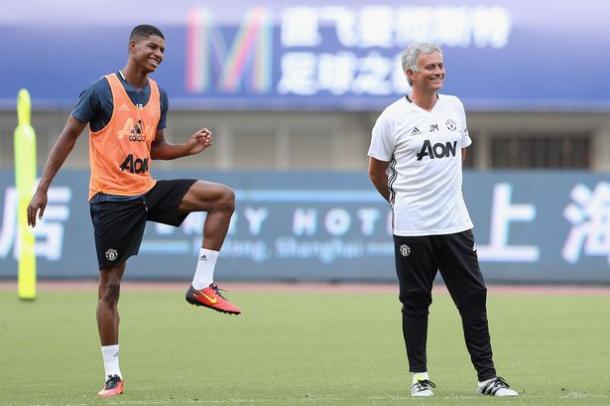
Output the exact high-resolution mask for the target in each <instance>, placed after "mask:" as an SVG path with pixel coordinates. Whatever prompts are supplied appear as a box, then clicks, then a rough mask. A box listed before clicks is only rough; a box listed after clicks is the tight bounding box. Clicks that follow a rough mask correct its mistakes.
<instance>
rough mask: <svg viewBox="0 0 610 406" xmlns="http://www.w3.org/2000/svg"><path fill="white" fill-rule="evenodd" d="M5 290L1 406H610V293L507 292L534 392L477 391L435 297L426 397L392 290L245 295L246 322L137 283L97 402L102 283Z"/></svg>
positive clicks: (515, 374) (501, 333)
mask: <svg viewBox="0 0 610 406" xmlns="http://www.w3.org/2000/svg"><path fill="white" fill-rule="evenodd" d="M38 296H39V297H38V300H37V301H36V302H33V303H27V302H25V303H24V302H20V301H18V300H17V299H16V293H15V292H12V291H7V290H6V289H4V290H0V405H3V406H4V405H39V406H43V405H44V406H54V405H73V406H76V405H198V404H201V405H315V406H317V405H337V406H339V405H462V404H463V405H489V404H492V403H498V404H503V405H507V404H514V405H568V404H570V405H572V404H583V405H584V404H586V405H608V404H610V368H609V365H610V344H609V342H610V296H591V297H587V296H536V295H505V294H501V295H494V294H491V295H490V297H489V300H488V311H489V317H490V327H491V332H492V343H493V347H494V355H495V362H496V366H497V369H498V373H499V375H501V376H504V377H505V378H506V379H507V380H508V381H509V382H510V383H511V384H512V386H513V387H514V388H515V389H517V390H518V391H519V392H521V393H522V396H521V397H519V398H515V399H507V398H505V399H499V398H498V399H492V398H489V397H481V396H478V395H475V394H474V390H475V382H476V379H475V374H474V370H473V368H472V366H471V364H470V362H469V359H468V356H467V353H466V349H465V346H464V342H463V337H462V333H461V326H460V321H459V317H458V314H457V311H456V310H455V308H454V307H453V304H452V303H451V301H450V298H449V297H448V296H447V295H439V294H436V295H435V301H434V303H433V305H432V308H431V319H430V331H429V335H428V346H429V351H428V353H429V369H430V373H431V379H432V380H433V381H434V382H435V383H436V384H437V385H438V387H437V389H436V390H435V396H434V398H430V399H412V398H410V396H409V394H408V388H409V383H410V382H409V381H410V378H409V374H408V367H407V363H406V355H405V353H404V347H403V343H402V334H401V324H400V305H399V303H398V301H397V298H396V295H395V294H390V293H369V294H363V293H334V294H333V293H305V292H300V293H268V294H263V293H254V292H252V293H248V292H247V291H246V290H240V291H239V292H232V293H231V294H230V298H231V299H232V300H233V301H234V302H235V303H237V304H238V305H240V306H241V307H242V309H243V310H244V314H243V315H242V316H239V317H235V316H225V315H220V314H216V313H214V312H212V311H210V310H206V309H201V308H196V307H193V306H189V305H188V304H187V303H186V302H185V301H184V299H183V294H182V293H180V292H176V291H162V292H159V291H153V290H150V291H146V290H144V291H124V292H123V294H122V298H121V303H120V311H121V317H122V319H121V323H122V324H121V369H122V371H123V374H124V375H125V380H126V390H125V394H124V395H122V396H119V397H115V398H112V399H106V400H101V399H97V398H96V396H95V394H96V392H97V391H98V390H99V388H100V387H101V384H102V380H103V368H102V361H101V355H100V350H99V342H98V337H97V330H96V324H95V305H96V292H95V290H91V291H70V290H68V289H66V290H64V291H56V290H53V291H48V292H45V291H42V292H39V295H38Z"/></svg>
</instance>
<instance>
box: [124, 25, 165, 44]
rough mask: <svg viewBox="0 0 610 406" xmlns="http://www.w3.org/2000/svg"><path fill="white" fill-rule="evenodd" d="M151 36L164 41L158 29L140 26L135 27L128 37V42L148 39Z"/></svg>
mask: <svg viewBox="0 0 610 406" xmlns="http://www.w3.org/2000/svg"><path fill="white" fill-rule="evenodd" d="M152 35H156V36H157V37H161V38H163V39H165V37H164V36H163V33H162V32H161V30H160V29H158V28H157V27H155V26H153V25H148V24H141V25H138V26H135V27H134V28H133V30H131V34H130V35H129V41H137V40H139V39H142V38H148V37H150V36H152Z"/></svg>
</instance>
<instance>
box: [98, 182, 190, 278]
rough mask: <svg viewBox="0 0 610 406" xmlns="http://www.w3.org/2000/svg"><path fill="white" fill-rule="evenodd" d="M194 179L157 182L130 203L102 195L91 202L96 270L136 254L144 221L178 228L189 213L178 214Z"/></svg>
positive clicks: (108, 266) (113, 264)
mask: <svg viewBox="0 0 610 406" xmlns="http://www.w3.org/2000/svg"><path fill="white" fill-rule="evenodd" d="M195 182H196V181H195V180H194V179H177V180H160V181H157V183H156V184H155V186H154V187H153V188H152V189H151V190H149V191H148V192H147V193H146V194H145V195H143V196H139V197H135V198H133V199H130V200H113V199H112V198H111V197H110V198H105V197H104V196H102V197H101V198H99V199H96V198H94V199H93V201H92V203H90V211H91V221H92V222H93V233H94V235H95V249H96V252H97V262H98V264H99V269H100V270H103V269H107V268H112V267H114V266H117V265H119V264H121V263H123V262H125V261H126V260H127V258H129V257H130V256H132V255H137V254H138V250H139V249H140V244H141V243H142V237H143V236H144V229H145V228H146V221H149V220H150V221H155V222H157V223H163V224H169V225H172V226H176V227H177V226H179V225H180V224H182V222H183V221H184V219H185V218H186V216H187V215H188V213H180V212H178V207H179V206H180V202H181V201H182V198H183V197H184V195H185V194H186V192H187V191H188V190H189V189H190V187H191V186H192V185H193V183H195Z"/></svg>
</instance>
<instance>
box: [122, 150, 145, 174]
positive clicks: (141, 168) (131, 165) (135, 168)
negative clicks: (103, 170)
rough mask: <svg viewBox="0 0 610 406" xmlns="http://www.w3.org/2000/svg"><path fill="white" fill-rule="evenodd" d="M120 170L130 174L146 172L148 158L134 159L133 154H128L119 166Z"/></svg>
mask: <svg viewBox="0 0 610 406" xmlns="http://www.w3.org/2000/svg"><path fill="white" fill-rule="evenodd" d="M120 168H121V171H127V172H131V173H145V172H148V158H144V159H140V158H134V156H133V154H129V155H127V158H125V160H124V161H123V163H122V164H121V166H120Z"/></svg>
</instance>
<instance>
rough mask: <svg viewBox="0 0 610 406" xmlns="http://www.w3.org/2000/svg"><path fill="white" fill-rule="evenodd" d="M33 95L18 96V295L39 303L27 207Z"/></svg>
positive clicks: (32, 164)
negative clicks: (31, 100)
mask: <svg viewBox="0 0 610 406" xmlns="http://www.w3.org/2000/svg"><path fill="white" fill-rule="evenodd" d="M30 115H31V104H30V94H29V93H28V91H27V90H26V89H21V90H20V91H19V95H18V96H17V118H18V125H17V128H16V129H15V134H14V137H15V184H16V186H17V194H18V196H19V199H18V202H19V203H18V205H17V208H18V212H17V221H18V224H19V228H18V230H19V231H18V233H17V235H18V241H17V244H18V246H19V271H18V277H17V281H18V283H17V284H18V288H17V291H18V295H19V298H20V299H22V300H34V299H36V254H35V252H34V244H35V238H34V230H33V229H31V228H30V227H28V218H27V207H28V204H29V202H30V199H31V198H32V195H33V192H34V186H35V184H36V134H35V133H34V129H33V128H32V125H31V120H30Z"/></svg>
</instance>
